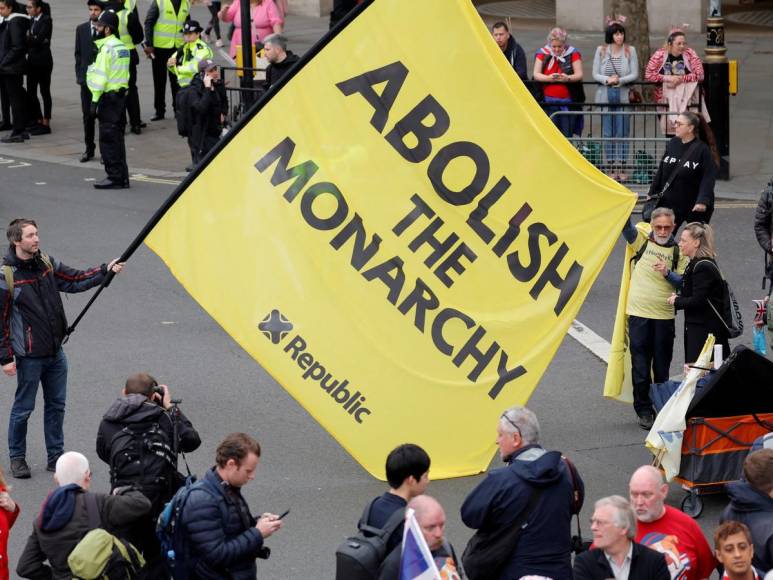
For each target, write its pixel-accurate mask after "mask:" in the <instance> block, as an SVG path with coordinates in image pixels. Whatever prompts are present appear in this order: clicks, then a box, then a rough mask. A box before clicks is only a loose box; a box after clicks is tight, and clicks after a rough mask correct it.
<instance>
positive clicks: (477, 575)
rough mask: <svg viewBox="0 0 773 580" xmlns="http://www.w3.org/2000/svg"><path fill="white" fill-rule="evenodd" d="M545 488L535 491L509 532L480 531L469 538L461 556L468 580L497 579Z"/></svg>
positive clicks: (508, 528) (504, 530)
mask: <svg viewBox="0 0 773 580" xmlns="http://www.w3.org/2000/svg"><path fill="white" fill-rule="evenodd" d="M542 491H543V488H538V487H535V488H534V489H533V490H532V492H531V496H529V503H527V504H526V507H525V508H523V511H522V512H521V513H520V514H519V515H518V517H517V518H516V520H515V521H514V522H513V523H512V524H510V525H509V526H507V527H506V528H499V529H498V530H493V531H487V532H483V531H481V530H478V531H477V532H475V534H474V535H473V536H472V538H470V541H469V542H468V543H467V547H466V548H465V549H464V554H462V565H463V566H464V571H465V573H466V574H467V578H469V580H491V578H498V577H499V576H500V574H501V572H502V568H504V566H505V564H507V562H508V560H509V558H510V556H511V555H512V553H513V550H515V547H516V545H517V543H518V536H520V535H521V531H522V530H523V529H524V528H525V527H526V521H527V520H528V519H529V516H530V515H531V512H532V511H534V507H535V506H536V505H537V502H538V501H539V498H540V496H541V495H542Z"/></svg>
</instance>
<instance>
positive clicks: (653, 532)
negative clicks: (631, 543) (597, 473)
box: [636, 506, 717, 580]
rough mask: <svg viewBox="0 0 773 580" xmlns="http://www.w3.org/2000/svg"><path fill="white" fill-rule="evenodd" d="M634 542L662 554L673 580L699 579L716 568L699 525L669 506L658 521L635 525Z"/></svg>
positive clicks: (708, 574) (712, 553)
mask: <svg viewBox="0 0 773 580" xmlns="http://www.w3.org/2000/svg"><path fill="white" fill-rule="evenodd" d="M636 541H637V542H639V543H640V544H644V545H645V546H648V547H650V548H652V549H653V550H657V551H658V552H660V553H662V554H665V556H666V564H667V565H668V571H669V572H671V579H672V580H702V579H703V578H708V577H709V576H711V572H712V571H713V570H714V568H716V566H717V562H716V560H715V559H714V552H712V550H711V548H710V547H709V544H708V542H707V541H706V538H705V537H704V536H703V532H702V531H701V529H700V527H699V526H698V524H696V523H695V522H694V521H693V519H692V518H691V517H690V516H688V515H686V514H684V513H682V512H680V511H679V510H678V509H674V508H672V507H670V506H666V513H665V514H663V517H662V518H660V519H659V520H657V521H654V522H637V524H636Z"/></svg>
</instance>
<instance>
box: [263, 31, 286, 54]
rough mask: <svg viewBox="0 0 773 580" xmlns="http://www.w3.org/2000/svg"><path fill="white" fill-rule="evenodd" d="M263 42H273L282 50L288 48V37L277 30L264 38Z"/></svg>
mask: <svg viewBox="0 0 773 580" xmlns="http://www.w3.org/2000/svg"><path fill="white" fill-rule="evenodd" d="M263 44H273V45H274V46H278V47H280V48H281V49H282V50H287V37H286V36H285V35H284V34H279V33H278V32H275V33H274V34H269V35H268V36H267V37H266V38H264V39H263Z"/></svg>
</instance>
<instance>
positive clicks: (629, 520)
mask: <svg viewBox="0 0 773 580" xmlns="http://www.w3.org/2000/svg"><path fill="white" fill-rule="evenodd" d="M602 506H609V507H611V508H612V511H613V512H614V524H615V526H617V527H618V528H620V529H621V530H626V532H625V535H626V536H627V537H628V539H629V540H633V539H634V538H636V514H635V513H634V511H633V508H632V507H631V504H630V503H629V502H628V500H627V499H625V498H624V497H623V496H620V495H610V496H608V497H602V498H601V499H600V500H598V501H597V502H596V505H595V506H594V509H599V508H600V507H602Z"/></svg>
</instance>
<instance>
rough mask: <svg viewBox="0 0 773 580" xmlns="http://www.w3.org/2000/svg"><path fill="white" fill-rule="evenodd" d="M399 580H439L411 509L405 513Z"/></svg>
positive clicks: (438, 574) (430, 554)
mask: <svg viewBox="0 0 773 580" xmlns="http://www.w3.org/2000/svg"><path fill="white" fill-rule="evenodd" d="M400 580H440V572H438V569H437V566H436V565H435V559H434V558H433V557H432V552H430V550H429V546H428V545H427V541H426V540H425V539H424V534H422V533H421V527H420V526H419V522H418V521H416V515H415V513H414V511H413V510H412V509H408V510H406V511H405V530H404V532H403V552H402V557H401V558H400Z"/></svg>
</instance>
